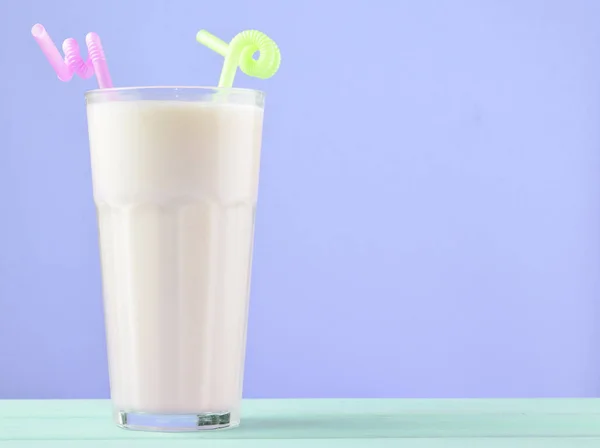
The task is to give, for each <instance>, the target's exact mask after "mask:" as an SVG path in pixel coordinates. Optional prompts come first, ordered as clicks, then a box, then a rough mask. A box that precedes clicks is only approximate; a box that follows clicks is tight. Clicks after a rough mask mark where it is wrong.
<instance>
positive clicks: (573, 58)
mask: <svg viewBox="0 0 600 448" xmlns="http://www.w3.org/2000/svg"><path fill="white" fill-rule="evenodd" d="M0 17H2V26H0V60H1V61H2V69H1V70H0V86H1V89H2V95H1V97H0V98H1V100H0V203H1V204H2V220H0V361H1V365H2V367H1V369H0V398H14V397H17V398H33V397H63V398H70V397H104V396H107V394H108V381H107V367H106V354H105V345H104V333H103V320H102V305H101V291H100V271H99V262H98V249H97V237H96V223H95V210H94V206H93V202H92V193H91V181H90V167H89V165H90V163H89V154H88V145H87V135H86V122H85V113H84V103H83V93H84V91H85V90H86V89H89V88H92V87H93V85H94V82H93V80H88V81H83V80H81V79H79V78H76V79H74V80H73V81H72V82H71V83H69V84H63V83H60V82H59V81H57V80H56V78H55V76H54V75H53V73H52V71H51V69H50V67H49V65H48V64H47V62H46V60H45V59H44V58H43V56H42V54H41V53H40V51H39V49H38V48H37V46H36V44H35V42H34V41H33V39H32V38H31V36H30V34H29V30H30V28H31V26H32V25H33V24H34V23H36V22H41V23H43V24H44V25H45V26H46V27H47V29H48V30H49V32H50V34H51V35H52V36H53V37H54V38H55V39H56V40H57V41H62V39H64V38H66V37H70V36H73V37H76V38H77V39H79V40H82V39H83V38H84V36H85V34H86V33H87V32H89V31H96V32H98V33H99V34H100V35H101V36H102V38H103V42H104V45H105V48H106V51H107V53H108V57H109V63H110V67H111V69H112V75H113V79H114V80H115V83H116V84H118V85H121V86H128V85H152V84H168V85H169V84H170V85H173V84H175V85H206V84H214V83H215V82H216V80H217V78H218V73H219V70H220V65H221V62H222V60H221V58H220V57H218V56H217V55H214V54H212V53H210V52H209V51H208V50H206V49H204V48H202V47H200V46H199V45H198V44H196V42H195V40H194V36H195V33H196V31H197V30H198V29H199V28H207V29H209V30H211V31H212V32H214V33H215V34H217V35H219V36H222V37H223V38H224V39H230V38H231V37H232V36H233V35H234V34H235V33H237V32H238V31H241V30H243V29H248V28H257V29H260V30H263V31H266V32H267V33H269V34H270V35H271V36H272V37H273V38H275V39H276V40H277V41H278V43H279V44H280V46H281V49H282V52H283V57H284V59H283V64H282V67H281V71H280V72H279V73H278V74H277V76H276V77H274V78H273V79H271V80H268V81H261V80H254V79H249V78H247V77H245V76H243V75H240V76H238V78H237V85H238V86H242V87H256V88H261V89H266V90H267V91H268V95H269V98H268V104H267V120H266V128H265V142H264V155H263V165H262V180H261V192H260V194H261V199H260V203H259V211H258V222H257V226H258V228H257V235H256V250H255V266H254V279H253V293H252V311H251V323H250V333H249V348H248V350H249V353H248V363H247V375H246V395H247V396H248V397H387V396H390V397H404V396H410V397H412V396H419V397H430V396H435V397H451V396H452V397H456V396H460V397H472V396H486V397H499V396H594V395H597V394H598V393H599V389H600V330H599V329H600V316H599V313H600V305H599V304H600V27H599V26H598V17H600V2H597V1H595V0H587V1H586V0H562V1H558V0H556V1H550V0H546V1H542V0H511V1H508V0H487V1H479V0H447V1H442V0H437V1H434V0H427V1H424V0H421V1H414V0H413V1H398V0H396V1H390V0H360V1H358V0H355V1H351V0H350V1H349V0H346V1H341V0H302V1H287V0H285V1H284V0H252V1H250V0H246V1H244V0H237V1H210V2H209V1H197V0H177V1H173V0H169V1H167V0H160V1H159V0H154V1H151V0H127V1H122V0H104V1H101V2H100V1H99V2H88V1H67V0H53V1H52V2H50V1H47V0H21V1H19V2H9V1H4V2H2V3H1V4H0Z"/></svg>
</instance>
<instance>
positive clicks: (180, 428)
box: [115, 411, 240, 432]
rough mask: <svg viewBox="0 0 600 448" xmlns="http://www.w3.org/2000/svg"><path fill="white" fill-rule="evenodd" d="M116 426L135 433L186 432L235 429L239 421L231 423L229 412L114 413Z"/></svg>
mask: <svg viewBox="0 0 600 448" xmlns="http://www.w3.org/2000/svg"><path fill="white" fill-rule="evenodd" d="M115 417H116V421H117V425H118V426H120V427H121V428H125V429H132V430H135V431H161V432H187V431H209V430H215V429H227V428H235V427H236V426H239V424H240V421H239V420H237V421H232V420H231V413H230V412H203V413H200V414H149V413H145V412H128V411H116V412H115Z"/></svg>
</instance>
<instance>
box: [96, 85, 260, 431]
mask: <svg viewBox="0 0 600 448" xmlns="http://www.w3.org/2000/svg"><path fill="white" fill-rule="evenodd" d="M86 100H87V117H88V128H89V139H90V149H91V162H92V177H93V187H94V200H95V202H96V207H97V212H98V225H99V232H100V256H101V265H102V284H103V296H104V313H105V320H106V335H107V345H108V360H109V372H110V388H111V397H112V403H113V409H114V416H115V419H116V422H117V424H118V425H119V426H122V427H125V428H130V429H146V430H166V431H186V430H188V431H195V430H203V429H218V428H227V427H235V426H237V425H238V424H239V422H240V404H241V398H242V380H243V371H244V354H245V345H246V327H247V321H248V300H249V285H250V267H251V260H252V243H253V234H254V216H255V208H256V199H257V190H258V174H259V160H260V148H261V136H262V123H263V104H264V95H263V93H261V92H257V91H253V90H245V89H217V88H200V87H181V88H180V87H139V88H138V87H133V88H124V89H102V90H94V91H91V92H88V93H87V94H86Z"/></svg>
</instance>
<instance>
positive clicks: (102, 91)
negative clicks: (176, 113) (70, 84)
mask: <svg viewBox="0 0 600 448" xmlns="http://www.w3.org/2000/svg"><path fill="white" fill-rule="evenodd" d="M157 90H166V91H169V90H171V91H177V90H181V91H200V92H202V91H205V92H209V91H211V92H219V91H222V92H230V93H237V94H242V95H250V94H252V95H259V96H263V97H264V96H265V92H264V91H262V90H256V89H247V88H243V87H215V86H131V87H111V88H108V89H91V90H88V91H86V92H85V96H91V95H99V94H109V93H127V92H133V91H157Z"/></svg>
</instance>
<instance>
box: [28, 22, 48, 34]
mask: <svg viewBox="0 0 600 448" xmlns="http://www.w3.org/2000/svg"><path fill="white" fill-rule="evenodd" d="M45 32H46V29H45V28H44V26H43V25H42V24H41V23H36V24H35V25H33V26H32V27H31V35H32V36H33V37H42V36H43V35H44V33H45Z"/></svg>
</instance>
